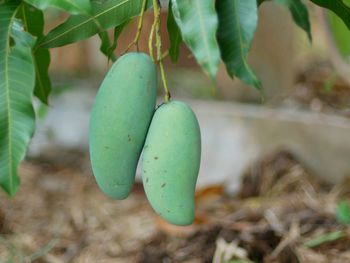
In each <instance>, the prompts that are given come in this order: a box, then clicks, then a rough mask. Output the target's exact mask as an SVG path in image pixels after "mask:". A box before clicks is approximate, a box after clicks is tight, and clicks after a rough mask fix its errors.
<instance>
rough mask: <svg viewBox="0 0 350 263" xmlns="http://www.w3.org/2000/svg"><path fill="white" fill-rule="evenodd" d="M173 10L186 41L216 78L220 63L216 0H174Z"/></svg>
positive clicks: (210, 74)
mask: <svg viewBox="0 0 350 263" xmlns="http://www.w3.org/2000/svg"><path fill="white" fill-rule="evenodd" d="M172 10H173V14H174V18H175V21H176V23H177V25H178V26H179V28H180V31H181V35H182V38H183V40H184V42H185V43H186V45H187V46H188V47H189V49H190V50H191V51H192V53H193V54H194V56H195V57H196V59H197V61H198V63H199V64H200V65H201V66H202V68H203V69H204V70H205V71H206V72H207V73H208V74H209V76H210V77H211V78H212V79H214V78H215V76H216V73H217V71H218V69H219V63H220V49H219V45H218V43H217V40H216V31H217V29H218V17H217V14H216V12H215V1H214V0H172Z"/></svg>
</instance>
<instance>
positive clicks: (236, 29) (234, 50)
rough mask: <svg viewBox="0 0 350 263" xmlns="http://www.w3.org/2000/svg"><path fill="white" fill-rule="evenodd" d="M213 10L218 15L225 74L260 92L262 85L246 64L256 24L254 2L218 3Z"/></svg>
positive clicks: (226, 1) (225, 0) (239, 0)
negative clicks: (235, 77)
mask: <svg viewBox="0 0 350 263" xmlns="http://www.w3.org/2000/svg"><path fill="white" fill-rule="evenodd" d="M216 10H217V12H218V15H219V30H218V35H217V37H218V41H219V45H220V50H221V57H222V59H223V61H224V62H225V64H226V69H227V72H228V74H229V75H230V76H231V77H233V76H237V77H238V78H240V79H241V80H243V81H244V82H245V83H247V84H248V85H252V86H254V87H255V88H257V89H260V88H261V83H260V81H259V79H258V78H257V77H256V76H255V73H254V72H253V70H252V69H251V68H250V66H249V65H248V62H247V56H248V52H249V49H250V45H251V42H252V39H253V36H254V33H255V30H256V27H257V22H258V9H257V2H256V0H219V1H217V2H216Z"/></svg>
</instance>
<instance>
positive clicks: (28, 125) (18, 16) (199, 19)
mask: <svg viewBox="0 0 350 263" xmlns="http://www.w3.org/2000/svg"><path fill="white" fill-rule="evenodd" d="M144 1H146V2H144ZM265 1H267V0H230V1H228V0H171V1H170V3H169V12H168V21H167V29H168V35H169V40H170V49H169V55H170V58H171V59H172V61H173V62H176V61H177V59H178V57H179V52H180V48H179V47H180V45H181V43H182V42H184V44H186V45H187V46H188V47H189V49H190V50H191V51H192V53H193V55H194V57H195V58H196V60H197V61H198V63H199V64H200V65H201V67H202V68H203V69H204V71H205V72H207V74H208V75H209V76H210V77H211V78H212V79H213V80H214V79H215V77H216V73H217V71H218V67H219V63H220V60H222V61H223V62H224V63H225V65H226V68H227V72H228V74H229V75H230V76H231V77H234V76H236V77H238V78H240V79H241V80H243V81H244V82H246V83H247V84H249V85H252V86H254V87H255V88H258V89H260V87H261V85H260V81H259V79H258V77H257V76H256V75H255V73H254V72H253V71H252V70H251V68H250V67H249V65H248V63H247V56H248V52H249V48H250V45H251V42H252V39H253V36H254V32H255V29H256V25H257V20H258V12H257V10H258V6H260V5H263V3H264V2H265ZM272 1H275V2H277V3H279V4H281V5H282V6H284V7H286V8H288V9H289V10H290V12H291V15H292V17H293V19H294V21H295V23H296V24H297V25H298V26H299V27H301V28H302V29H303V30H305V31H306V33H307V35H308V36H309V38H310V39H311V30H310V22H309V18H308V11H307V8H306V6H305V5H304V3H303V2H302V0H272ZM310 1H311V2H313V3H315V4H316V5H319V6H321V7H324V8H326V9H329V10H330V11H332V12H333V13H334V15H337V17H339V18H340V19H342V20H343V22H344V24H345V25H346V26H347V27H348V28H350V7H349V5H348V3H347V2H344V1H342V0H310ZM346 1H347V0H346ZM157 2H158V1H155V0H153V1H151V0H69V1H68V0H62V1H57V0H3V1H0V17H1V23H0V79H1V83H0V134H1V136H0V185H1V186H2V188H3V189H4V190H5V191H6V192H7V193H8V194H9V195H14V194H15V193H16V191H17V189H18V185H19V177H18V176H17V167H18V165H19V163H20V161H21V160H22V159H23V157H24V155H25V152H26V147H27V145H28V143H29V140H30V138H31V136H32V134H33V132H34V126H35V125H34V124H35V114H34V111H33V106H32V96H33V94H34V95H35V96H36V97H37V98H39V99H40V100H41V101H42V102H44V103H46V104H47V103H48V98H49V95H50V91H51V82H50V78H49V75H48V68H49V64H50V54H49V51H48V49H49V48H56V47H60V46H64V45H67V44H70V43H75V42H78V41H81V40H83V39H86V38H89V37H91V36H93V35H96V34H98V35H99V37H100V39H101V48H100V50H101V51H102V52H103V53H104V54H105V55H106V56H107V57H108V58H109V59H111V60H115V58H116V57H115V54H114V50H115V48H116V46H117V43H118V37H119V35H120V33H121V32H122V31H123V29H124V27H125V25H126V24H127V23H128V22H129V21H131V20H132V19H133V18H134V17H136V16H138V15H140V14H142V13H143V12H142V11H143V10H144V9H143V7H145V9H149V8H150V7H152V6H153V7H154V10H155V17H156V16H157V12H158V11H157V8H155V3H156V5H157ZM47 8H56V9H58V10H61V11H63V12H67V13H68V14H69V17H68V19H67V20H66V21H64V22H63V23H62V24H60V25H58V26H57V27H55V28H53V29H52V30H51V31H49V33H48V34H47V35H44V34H43V28H44V22H45V21H44V16H43V14H44V12H45V10H46V9H47ZM140 17H141V18H142V17H143V16H140ZM155 20H156V19H155ZM140 21H141V23H140V27H139V30H141V29H142V19H140ZM109 29H113V30H114V37H113V39H112V40H110V39H109V37H108V34H107V30H109ZM153 33H155V34H156V46H157V59H156V60H157V62H159V66H160V69H161V73H162V79H163V82H164V86H165V87H166V82H165V81H164V79H165V74H164V70H163V67H162V63H161V59H162V56H161V55H160V51H161V41H160V37H159V24H156V23H155V24H154V27H152V32H151V33H150V39H151V40H152V37H153ZM136 40H138V37H137V38H136ZM136 42H137V41H136ZM136 44H137V43H136ZM152 45H153V42H152V41H150V51H151V52H152V53H153V46H152ZM151 52H150V53H151ZM151 55H152V56H153V54H151Z"/></svg>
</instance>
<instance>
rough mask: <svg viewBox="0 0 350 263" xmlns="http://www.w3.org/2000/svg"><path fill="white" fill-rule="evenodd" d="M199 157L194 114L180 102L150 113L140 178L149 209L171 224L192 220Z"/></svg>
mask: <svg viewBox="0 0 350 263" xmlns="http://www.w3.org/2000/svg"><path fill="white" fill-rule="evenodd" d="M200 158H201V135H200V129H199V125H198V121H197V118H196V116H195V114H194V113H193V111H192V109H191V108H190V107H189V106H188V105H186V104H185V103H183V102H179V101H171V102H168V103H165V104H163V105H161V106H160V107H159V108H158V109H157V110H156V112H155V113H154V116H153V119H152V122H151V125H150V127H149V130H148V133H147V137H146V142H145V146H144V150H143V156H142V181H143V185H144V189H145V192H146V196H147V198H148V201H149V202H150V204H151V206H152V207H153V209H154V210H155V211H156V212H157V213H158V214H159V215H160V216H161V217H162V218H163V219H165V220H167V221H168V222H170V223H172V224H175V225H189V224H191V223H192V222H193V220H194V215H195V213H194V209H195V203H194V194H195V187H196V182H197V177H198V172H199V165H200Z"/></svg>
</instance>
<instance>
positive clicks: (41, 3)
mask: <svg viewBox="0 0 350 263" xmlns="http://www.w3.org/2000/svg"><path fill="white" fill-rule="evenodd" d="M25 1H26V2H27V3H28V4H31V5H33V6H35V7H37V8H39V9H41V10H45V9H47V8H49V7H53V8H57V9H60V10H63V11H66V12H68V13H70V14H81V13H86V14H88V13H90V11H91V5H90V0H25Z"/></svg>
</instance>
